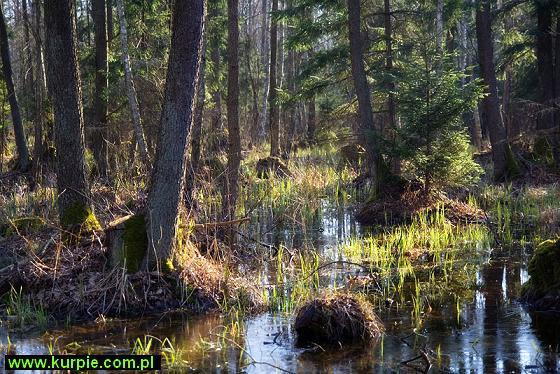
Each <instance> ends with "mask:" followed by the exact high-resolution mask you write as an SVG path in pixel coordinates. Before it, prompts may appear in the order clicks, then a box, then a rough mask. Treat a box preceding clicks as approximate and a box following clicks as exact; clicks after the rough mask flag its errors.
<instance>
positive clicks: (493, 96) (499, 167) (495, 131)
mask: <svg viewBox="0 0 560 374" xmlns="http://www.w3.org/2000/svg"><path fill="white" fill-rule="evenodd" d="M476 38H477V42H478V58H479V65H480V75H481V77H482V80H483V83H484V85H485V86H486V94H487V95H486V96H485V97H484V99H483V101H482V106H483V109H484V115H485V121H486V126H487V128H488V133H489V136H490V143H491V144H492V160H493V161H494V179H495V180H496V181H501V180H505V179H509V178H511V177H514V176H515V175H516V174H517V173H518V172H519V170H518V165H517V162H516V160H515V157H514V155H513V152H512V151H511V148H510V145H509V143H508V140H507V134H506V129H505V127H504V123H503V120H502V114H501V112H500V101H499V98H498V84H497V80H496V69H495V66H494V46H493V39H492V16H491V12H490V0H480V2H479V4H477V9H476Z"/></svg>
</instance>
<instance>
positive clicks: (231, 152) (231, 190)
mask: <svg viewBox="0 0 560 374" xmlns="http://www.w3.org/2000/svg"><path fill="white" fill-rule="evenodd" d="M238 6H239V3H238V0H228V45H227V59H228V96H227V119H228V162H227V169H226V180H225V183H224V189H223V193H222V217H223V219H224V220H226V221H227V220H231V219H234V217H235V206H236V203H237V194H238V179H239V165H240V163H241V138H240V134H239V9H238ZM226 237H227V238H228V239H229V241H230V243H233V242H234V237H235V236H234V232H233V231H232V230H229V232H227V233H226Z"/></svg>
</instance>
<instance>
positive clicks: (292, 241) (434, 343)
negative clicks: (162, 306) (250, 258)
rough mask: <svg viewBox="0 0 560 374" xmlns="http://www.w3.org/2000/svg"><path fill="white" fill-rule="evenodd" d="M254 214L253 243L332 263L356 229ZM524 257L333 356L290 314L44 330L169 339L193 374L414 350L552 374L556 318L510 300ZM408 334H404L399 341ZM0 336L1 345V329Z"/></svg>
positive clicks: (85, 342) (489, 268) (39, 345)
mask: <svg viewBox="0 0 560 374" xmlns="http://www.w3.org/2000/svg"><path fill="white" fill-rule="evenodd" d="M260 214H261V215H260V218H259V220H258V222H259V224H258V225H255V226H253V227H251V228H250V232H251V233H252V234H254V235H256V236H255V237H256V238H257V239H258V240H259V241H264V242H267V243H270V244H272V245H274V246H278V245H280V244H283V245H286V246H287V247H294V248H301V247H304V246H306V245H308V246H310V245H312V246H313V247H314V248H316V249H317V250H318V251H320V252H321V254H322V255H323V256H324V257H327V258H331V259H334V260H336V259H343V254H342V253H340V251H339V250H338V244H339V243H340V242H343V241H346V240H348V238H350V237H351V236H353V235H356V234H359V233H360V227H359V226H358V225H357V223H356V222H355V221H354V220H353V215H352V214H351V212H349V211H348V210H347V209H345V208H343V207H341V206H337V205H328V204H326V205H325V206H324V207H323V209H322V211H321V212H318V213H317V215H316V219H315V220H314V221H313V222H312V224H308V225H307V226H306V227H305V228H304V230H299V229H297V225H294V224H293V222H290V221H289V220H283V221H282V222H281V223H278V221H277V220H276V221H275V220H272V219H271V218H270V215H269V214H267V212H261V213H260ZM275 222H276V223H275ZM520 253H522V251H521V250H512V251H511V252H510V251H507V252H504V251H502V252H500V251H494V252H493V253H492V256H491V259H490V260H489V261H488V262H487V263H485V264H484V265H483V266H481V267H480V268H479V269H478V271H477V272H476V274H475V277H476V282H477V285H478V287H477V290H475V291H474V292H470V293H465V294H463V297H462V299H461V300H460V302H458V303H455V299H454V297H451V296H452V295H451V290H450V295H449V296H450V297H449V298H444V299H443V300H442V301H441V303H440V304H434V305H431V311H428V312H427V314H426V315H424V320H423V324H422V325H421V328H420V329H419V330H416V334H413V335H411V333H412V332H413V330H414V324H413V321H412V320H411V317H410V316H411V314H410V308H409V307H407V306H401V307H399V308H395V307H390V308H384V309H382V310H380V311H379V316H380V318H381V319H382V320H383V322H384V323H385V326H386V328H387V333H386V335H385V336H384V337H383V338H382V339H380V340H379V341H377V342H376V343H375V344H373V345H372V346H368V347H348V348H345V349H340V350H336V351H334V352H332V351H330V352H321V350H320V349H317V350H316V351H314V352H310V351H306V350H303V349H297V348H295V347H294V336H293V334H292V329H291V322H292V321H291V317H290V316H284V315H276V314H272V313H265V314H261V315H258V316H254V317H250V318H246V319H245V320H244V321H243V322H242V326H241V328H240V329H239V334H237V335H235V336H232V335H230V334H224V331H226V332H227V331H230V330H228V326H230V325H231V323H232V321H231V320H228V319H227V318H224V317H222V316H219V315H207V316H199V317H187V316H165V317H164V318H160V319H157V320H152V319H148V320H135V321H114V322H108V323H107V324H106V325H95V324H90V325H86V326H74V327H71V328H67V329H61V330H55V331H51V332H50V334H49V336H51V337H59V338H58V339H57V344H58V345H59V346H60V347H64V346H65V344H68V343H70V342H77V343H78V344H79V345H80V346H81V347H82V348H83V349H88V350H94V351H99V352H103V353H108V352H126V351H129V350H130V348H131V347H132V346H133V344H134V341H135V339H136V338H137V337H144V336H145V335H152V336H154V337H157V338H159V339H163V338H164V337H167V338H169V339H170V340H171V341H172V342H173V344H174V346H175V348H176V349H177V350H178V351H181V352H182V357H181V359H182V360H184V361H186V362H187V364H188V367H189V368H190V371H192V372H213V373H221V372H247V373H270V372H274V371H278V369H277V368H282V369H283V370H288V371H291V372H301V373H315V372H317V373H318V372H331V373H355V372H386V371H388V370H399V369H401V370H402V369H404V367H403V366H402V365H401V362H402V361H405V360H408V359H411V358H414V357H415V356H416V355H418V352H419V349H423V350H425V351H426V352H429V353H430V356H431V359H432V363H433V365H434V368H433V370H434V371H450V372H460V373H462V372H474V373H495V372H514V373H517V372H545V371H549V372H557V371H558V370H559V369H560V356H559V354H558V352H559V345H560V322H559V319H558V317H557V316H547V315H544V314H529V313H528V312H526V311H525V310H524V309H523V308H522V306H521V305H519V304H518V303H517V302H515V297H516V296H517V294H518V292H519V289H520V286H521V284H522V282H524V281H526V280H527V271H526V268H525V265H524V264H526V257H524V256H523V255H522V254H521V255H520ZM267 266H268V267H269V268H267ZM264 267H265V268H264V272H263V274H264V276H265V278H264V279H265V282H270V281H273V280H274V279H275V269H273V266H271V265H269V264H265V265H264ZM344 270H345V269H342V271H344ZM346 270H348V269H346ZM267 275H269V276H268V278H267V277H266V276H267ZM343 276H344V272H341V271H339V272H336V271H328V272H326V273H325V274H323V276H322V277H321V283H322V284H331V285H332V284H334V283H335V282H336V283H337V284H340V282H342V281H343ZM448 299H449V300H448ZM404 337H407V338H406V339H404V340H403V338H404ZM11 339H12V341H15V342H16V344H17V351H18V353H21V354H23V353H41V352H42V353H46V352H47V351H48V348H47V347H48V344H49V339H50V338H48V337H47V338H43V337H42V336H36V337H33V338H29V337H27V336H11ZM0 340H1V341H2V343H4V344H5V343H6V342H7V334H6V331H4V330H2V329H0ZM51 343H52V341H51ZM410 370H412V369H410Z"/></svg>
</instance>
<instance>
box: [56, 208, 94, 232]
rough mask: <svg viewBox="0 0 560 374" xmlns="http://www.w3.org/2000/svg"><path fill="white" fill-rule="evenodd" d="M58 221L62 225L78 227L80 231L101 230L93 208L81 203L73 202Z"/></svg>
mask: <svg viewBox="0 0 560 374" xmlns="http://www.w3.org/2000/svg"><path fill="white" fill-rule="evenodd" d="M60 223H61V224H62V226H64V227H70V228H74V227H79V229H80V232H90V231H96V230H101V225H100V224H99V221H97V218H96V217H95V214H94V213H93V210H92V209H91V208H90V207H89V206H85V205H81V204H74V205H73V206H71V207H70V208H68V209H66V211H65V212H64V214H63V215H62V217H61V218H60Z"/></svg>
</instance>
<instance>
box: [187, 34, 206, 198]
mask: <svg viewBox="0 0 560 374" xmlns="http://www.w3.org/2000/svg"><path fill="white" fill-rule="evenodd" d="M202 39H203V40H202V51H201V58H200V67H199V72H198V87H197V97H196V106H195V108H194V120H193V125H192V126H193V127H192V133H191V158H190V170H189V171H188V173H189V175H190V177H189V178H188V179H187V180H188V181H189V182H190V184H192V183H193V182H194V176H195V175H196V173H197V171H198V165H199V164H200V143H201V137H202V120H203V119H204V98H205V97H206V79H205V78H206V77H205V75H206V36H205V35H203V36H202ZM190 184H189V185H188V186H187V187H192V186H191V185H190Z"/></svg>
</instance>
